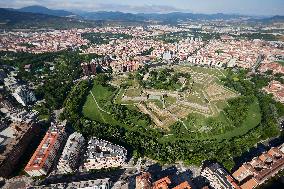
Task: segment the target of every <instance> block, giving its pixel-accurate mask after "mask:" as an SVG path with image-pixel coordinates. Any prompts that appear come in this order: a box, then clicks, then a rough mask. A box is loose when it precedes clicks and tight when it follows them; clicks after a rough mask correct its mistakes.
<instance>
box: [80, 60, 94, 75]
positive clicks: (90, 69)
mask: <svg viewBox="0 0 284 189" xmlns="http://www.w3.org/2000/svg"><path fill="white" fill-rule="evenodd" d="M81 67H82V70H83V74H84V75H85V76H91V75H96V73H97V64H96V62H90V63H87V62H83V63H82V64H81Z"/></svg>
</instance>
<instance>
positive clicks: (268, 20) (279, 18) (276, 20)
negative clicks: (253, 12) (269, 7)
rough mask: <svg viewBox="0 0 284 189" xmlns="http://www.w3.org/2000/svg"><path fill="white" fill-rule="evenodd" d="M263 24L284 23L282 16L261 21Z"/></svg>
mask: <svg viewBox="0 0 284 189" xmlns="http://www.w3.org/2000/svg"><path fill="white" fill-rule="evenodd" d="M262 21H264V22H270V23H272V22H284V16H278V15H277V16H273V17H271V18H266V19H262Z"/></svg>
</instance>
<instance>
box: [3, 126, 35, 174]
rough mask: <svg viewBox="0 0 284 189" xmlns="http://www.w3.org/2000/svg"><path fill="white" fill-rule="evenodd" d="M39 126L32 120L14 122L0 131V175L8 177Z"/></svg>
mask: <svg viewBox="0 0 284 189" xmlns="http://www.w3.org/2000/svg"><path fill="white" fill-rule="evenodd" d="M38 131H39V128H38V127H37V125H36V124H35V123H33V122H30V123H25V122H15V123H12V124H11V125H9V126H8V127H7V128H6V129H4V130H2V131H1V132H0V177H8V176H9V175H10V174H11V173H12V172H13V171H14V169H15V167H16V165H17V163H18V162H19V160H20V158H21V156H22V155H23V153H24V152H25V150H26V149H27V147H28V145H29V144H30V142H31V140H32V139H33V137H34V136H35V134H36V133H38Z"/></svg>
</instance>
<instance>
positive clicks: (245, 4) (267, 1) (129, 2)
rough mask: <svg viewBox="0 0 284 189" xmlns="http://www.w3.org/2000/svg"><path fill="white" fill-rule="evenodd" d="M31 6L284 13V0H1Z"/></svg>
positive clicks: (7, 4)
mask: <svg viewBox="0 0 284 189" xmlns="http://www.w3.org/2000/svg"><path fill="white" fill-rule="evenodd" d="M29 5H42V6H47V7H49V8H57V9H69V10H70V9H78V10H87V11H97V10H113V11H115V10H117V11H124V12H172V11H185V12H194V13H239V14H249V15H276V14H277V15H284V0H0V7H12V8H19V7H24V6H29Z"/></svg>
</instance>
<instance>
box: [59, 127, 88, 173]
mask: <svg viewBox="0 0 284 189" xmlns="http://www.w3.org/2000/svg"><path fill="white" fill-rule="evenodd" d="M84 143H85V139H84V137H83V136H82V134H80V133H77V132H75V133H73V134H71V135H70V136H69V137H68V140H67V142H66V145H65V147H64V149H63V153H62V155H61V157H60V159H59V163H58V165H57V169H58V171H59V172H60V173H71V172H73V171H75V169H76V168H77V165H78V161H79V158H80V154H81V152H82V149H83V146H84Z"/></svg>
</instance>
